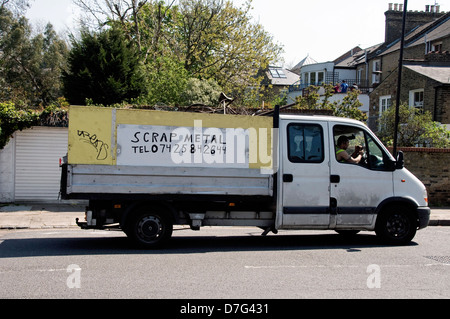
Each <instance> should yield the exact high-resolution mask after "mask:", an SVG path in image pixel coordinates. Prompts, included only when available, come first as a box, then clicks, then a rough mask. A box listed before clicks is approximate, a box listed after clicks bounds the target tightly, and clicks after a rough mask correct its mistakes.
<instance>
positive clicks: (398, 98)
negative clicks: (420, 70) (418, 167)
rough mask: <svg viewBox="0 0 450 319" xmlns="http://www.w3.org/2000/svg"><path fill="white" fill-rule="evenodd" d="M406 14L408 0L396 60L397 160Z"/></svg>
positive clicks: (395, 142)
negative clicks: (397, 58) (398, 55)
mask: <svg viewBox="0 0 450 319" xmlns="http://www.w3.org/2000/svg"><path fill="white" fill-rule="evenodd" d="M407 12H408V0H404V5H403V25H402V38H401V42H400V58H399V60H398V81H397V100H396V103H395V126H394V150H393V154H392V155H394V157H395V158H397V139H398V126H399V123H400V93H401V88H402V71H403V47H404V45H405V30H406V14H407Z"/></svg>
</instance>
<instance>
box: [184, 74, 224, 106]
mask: <svg viewBox="0 0 450 319" xmlns="http://www.w3.org/2000/svg"><path fill="white" fill-rule="evenodd" d="M221 92H222V88H221V87H220V86H219V85H218V84H217V83H216V82H215V81H214V80H212V79H210V80H204V81H202V80H199V79H196V78H190V79H189V80H188V83H187V86H186V90H185V91H184V93H183V95H182V98H183V104H185V105H192V104H203V105H207V106H213V107H216V106H218V105H219V96H220V93H221Z"/></svg>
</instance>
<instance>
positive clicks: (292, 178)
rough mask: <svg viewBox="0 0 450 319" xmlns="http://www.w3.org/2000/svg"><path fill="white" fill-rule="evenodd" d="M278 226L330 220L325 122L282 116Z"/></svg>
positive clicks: (321, 225) (325, 223) (322, 225)
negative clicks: (284, 118)
mask: <svg viewBox="0 0 450 319" xmlns="http://www.w3.org/2000/svg"><path fill="white" fill-rule="evenodd" d="M280 136H281V140H280V142H281V146H280V151H281V172H280V174H281V176H280V177H279V183H280V184H281V185H280V187H281V192H280V193H281V195H280V196H281V198H280V199H279V200H280V201H281V203H282V205H281V207H279V209H278V210H279V212H278V215H277V217H278V221H277V225H278V227H279V228H302V226H305V228H320V229H324V228H325V229H326V228H328V226H329V224H330V210H329V206H330V190H329V187H330V168H329V152H328V151H327V147H328V144H327V140H328V136H329V135H328V124H327V122H317V121H315V122H308V121H303V122H302V121H294V120H281V121H280Z"/></svg>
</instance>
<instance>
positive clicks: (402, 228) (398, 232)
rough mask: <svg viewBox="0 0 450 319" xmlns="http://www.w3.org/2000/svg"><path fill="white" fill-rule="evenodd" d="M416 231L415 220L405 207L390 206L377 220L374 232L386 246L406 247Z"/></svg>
mask: <svg viewBox="0 0 450 319" xmlns="http://www.w3.org/2000/svg"><path fill="white" fill-rule="evenodd" d="M416 231H417V218H416V217H415V216H414V214H413V212H412V211H411V210H409V209H408V208H407V207H403V206H390V207H388V208H386V209H385V210H384V211H382V212H381V214H380V215H379V216H378V218H377V223H376V226H375V232H376V234H377V236H378V237H379V238H380V239H381V240H382V241H383V242H384V243H386V244H390V245H406V244H408V243H409V242H411V240H412V239H413V238H414V236H415V235H416Z"/></svg>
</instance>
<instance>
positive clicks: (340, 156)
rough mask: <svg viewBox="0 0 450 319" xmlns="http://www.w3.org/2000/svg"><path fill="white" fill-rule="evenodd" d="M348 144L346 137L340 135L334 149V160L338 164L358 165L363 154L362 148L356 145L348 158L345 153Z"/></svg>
mask: <svg viewBox="0 0 450 319" xmlns="http://www.w3.org/2000/svg"><path fill="white" fill-rule="evenodd" d="M349 144H350V140H349V139H348V137H347V136H345V135H342V136H340V137H339V138H338V140H337V148H336V159H337V160H338V162H341V163H351V164H358V163H359V162H360V161H361V159H362V157H363V154H364V151H363V148H362V146H359V145H357V146H356V147H355V151H354V152H353V154H352V155H351V156H350V155H349V154H348V153H347V151H346V150H347V148H348V146H349Z"/></svg>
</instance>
